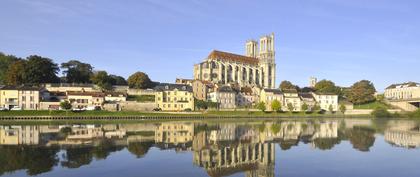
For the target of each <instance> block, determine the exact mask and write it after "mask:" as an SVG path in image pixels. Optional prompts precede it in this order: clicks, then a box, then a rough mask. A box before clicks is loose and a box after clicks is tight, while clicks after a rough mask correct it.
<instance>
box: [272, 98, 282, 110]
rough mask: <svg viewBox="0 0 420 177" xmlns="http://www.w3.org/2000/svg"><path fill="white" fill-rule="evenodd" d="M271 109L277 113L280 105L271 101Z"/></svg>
mask: <svg viewBox="0 0 420 177" xmlns="http://www.w3.org/2000/svg"><path fill="white" fill-rule="evenodd" d="M271 109H272V110H273V111H275V112H279V111H280V110H281V103H280V101H278V100H273V101H272V102H271Z"/></svg>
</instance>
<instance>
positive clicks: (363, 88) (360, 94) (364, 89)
mask: <svg viewBox="0 0 420 177" xmlns="http://www.w3.org/2000/svg"><path fill="white" fill-rule="evenodd" d="M375 92H376V89H375V86H374V85H373V83H372V82H370V81H368V80H361V81H359V82H356V83H354V84H353V85H352V86H351V87H350V90H349V91H348V92H347V94H346V96H347V99H349V101H351V102H352V103H354V104H364V103H368V102H372V101H375Z"/></svg>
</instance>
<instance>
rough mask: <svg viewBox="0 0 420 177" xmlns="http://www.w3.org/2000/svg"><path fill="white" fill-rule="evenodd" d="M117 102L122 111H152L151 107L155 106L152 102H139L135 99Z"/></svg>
mask: <svg viewBox="0 0 420 177" xmlns="http://www.w3.org/2000/svg"><path fill="white" fill-rule="evenodd" d="M119 104H120V108H121V110H122V111H153V109H155V108H157V105H156V103H154V102H146V103H140V102H136V101H125V102H121V103H119Z"/></svg>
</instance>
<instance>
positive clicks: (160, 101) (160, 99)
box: [154, 83, 194, 111]
mask: <svg viewBox="0 0 420 177" xmlns="http://www.w3.org/2000/svg"><path fill="white" fill-rule="evenodd" d="M154 90H155V91H156V96H155V103H156V105H157V106H158V108H161V109H162V110H163V111H183V110H186V109H191V110H194V95H193V91H192V87H191V86H189V85H181V84H164V83H162V84H159V85H158V86H156V87H155V88H154Z"/></svg>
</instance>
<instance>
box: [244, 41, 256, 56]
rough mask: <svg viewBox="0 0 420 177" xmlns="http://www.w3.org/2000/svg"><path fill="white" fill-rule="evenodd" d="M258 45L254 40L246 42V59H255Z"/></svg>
mask: <svg viewBox="0 0 420 177" xmlns="http://www.w3.org/2000/svg"><path fill="white" fill-rule="evenodd" d="M257 50H258V43H257V41H254V40H249V41H247V42H246V46H245V51H246V54H245V55H246V56H247V57H254V58H257V55H258V52H257Z"/></svg>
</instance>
